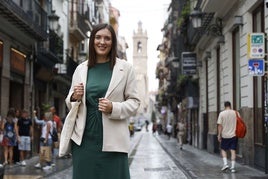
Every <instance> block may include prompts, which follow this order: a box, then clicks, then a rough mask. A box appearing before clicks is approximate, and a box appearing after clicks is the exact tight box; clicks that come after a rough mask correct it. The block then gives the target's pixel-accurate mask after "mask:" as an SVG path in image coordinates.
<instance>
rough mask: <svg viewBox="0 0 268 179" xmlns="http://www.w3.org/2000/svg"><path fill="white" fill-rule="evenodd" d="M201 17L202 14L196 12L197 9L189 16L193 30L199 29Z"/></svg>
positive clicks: (198, 11)
mask: <svg viewBox="0 0 268 179" xmlns="http://www.w3.org/2000/svg"><path fill="white" fill-rule="evenodd" d="M202 15H203V13H202V12H201V11H200V10H198V9H194V10H193V11H192V12H191V14H190V17H191V19H192V24H193V27H194V28H199V27H201V25H202V24H201V23H202Z"/></svg>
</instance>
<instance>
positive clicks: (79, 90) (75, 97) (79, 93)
mask: <svg viewBox="0 0 268 179" xmlns="http://www.w3.org/2000/svg"><path fill="white" fill-rule="evenodd" d="M83 95H84V85H83V83H79V84H78V85H74V92H73V94H72V96H71V101H80V100H81V99H82V97H83Z"/></svg>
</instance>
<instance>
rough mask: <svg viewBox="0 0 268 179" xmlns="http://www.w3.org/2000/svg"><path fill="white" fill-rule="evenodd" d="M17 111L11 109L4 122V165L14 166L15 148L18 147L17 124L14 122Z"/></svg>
mask: <svg viewBox="0 0 268 179" xmlns="http://www.w3.org/2000/svg"><path fill="white" fill-rule="evenodd" d="M14 118H15V110H13V109H9V111H8V112H7V117H6V119H5V120H4V121H3V122H2V126H1V128H2V130H3V132H4V136H3V140H2V146H3V147H4V158H5V161H4V163H3V165H7V164H13V147H14V146H15V145H16V133H17V132H16V131H17V127H16V123H15V122H14Z"/></svg>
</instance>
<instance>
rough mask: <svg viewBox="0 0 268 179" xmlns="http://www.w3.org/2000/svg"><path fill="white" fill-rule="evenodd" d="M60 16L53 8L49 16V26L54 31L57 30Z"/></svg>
mask: <svg viewBox="0 0 268 179" xmlns="http://www.w3.org/2000/svg"><path fill="white" fill-rule="evenodd" d="M59 18H60V17H59V16H57V15H56V14H55V10H52V11H51V14H50V15H49V16H48V20H49V28H50V29H51V30H53V31H56V30H57V28H58V21H59Z"/></svg>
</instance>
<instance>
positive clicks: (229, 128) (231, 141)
mask: <svg viewBox="0 0 268 179" xmlns="http://www.w3.org/2000/svg"><path fill="white" fill-rule="evenodd" d="M224 108H225V109H224V111H222V112H220V114H219V117H218V121H217V124H218V141H219V142H220V146H221V155H222V159H223V167H222V169H221V170H222V171H225V170H226V169H228V168H229V166H228V163H227V151H231V168H230V170H231V172H232V173H234V172H235V158H236V147H237V141H238V139H237V137H236V135H235V130H236V111H234V110H232V109H231V103H230V102H229V101H226V102H224ZM238 115H239V113H238Z"/></svg>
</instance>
